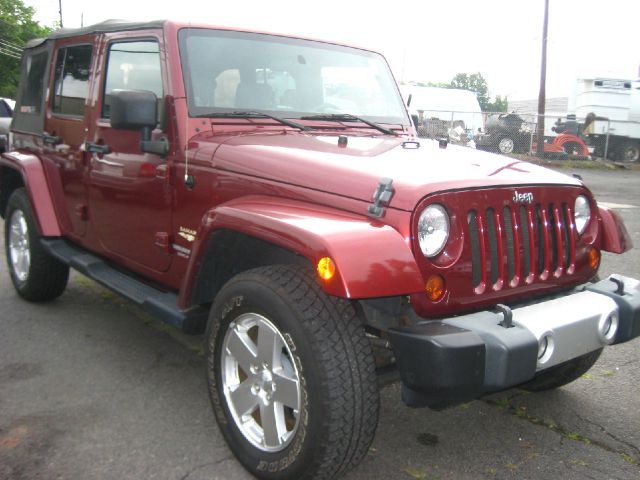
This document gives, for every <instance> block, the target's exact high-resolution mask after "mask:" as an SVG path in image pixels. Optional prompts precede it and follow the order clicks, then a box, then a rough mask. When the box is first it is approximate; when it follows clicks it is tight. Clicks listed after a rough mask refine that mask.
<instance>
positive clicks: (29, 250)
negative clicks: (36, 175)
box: [4, 188, 69, 302]
mask: <svg viewBox="0 0 640 480" xmlns="http://www.w3.org/2000/svg"><path fill="white" fill-rule="evenodd" d="M5 213H6V215H5V224H4V226H5V237H4V243H5V253H6V258H7V266H8V268H9V273H10V275H11V281H12V282H13V286H14V287H15V289H16V291H17V292H18V294H19V295H20V296H21V297H22V298H24V299H25V300H28V301H30V302H47V301H51V300H53V299H55V298H57V297H59V296H60V295H62V293H63V292H64V290H65V288H66V287H67V282H68V281H69V267H68V266H67V265H66V264H64V263H62V262H60V261H59V260H58V259H56V258H54V257H52V256H51V255H49V253H48V252H47V251H46V250H45V249H44V248H43V247H42V245H41V244H40V234H39V232H38V226H37V224H36V221H35V216H34V215H33V210H32V209H31V203H30V202H29V197H28V195H27V192H26V191H25V189H24V188H19V189H17V190H15V191H14V192H13V193H12V194H11V196H10V197H9V201H8V203H7V210H6V212H5Z"/></svg>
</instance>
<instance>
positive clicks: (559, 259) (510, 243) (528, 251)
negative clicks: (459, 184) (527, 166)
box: [467, 203, 576, 294]
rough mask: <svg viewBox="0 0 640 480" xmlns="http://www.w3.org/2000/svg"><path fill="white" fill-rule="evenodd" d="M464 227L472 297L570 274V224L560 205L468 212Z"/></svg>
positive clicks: (572, 227) (572, 252)
mask: <svg viewBox="0 0 640 480" xmlns="http://www.w3.org/2000/svg"><path fill="white" fill-rule="evenodd" d="M467 224H468V227H469V239H470V247H471V263H472V278H471V281H472V284H473V288H474V290H475V292H476V293H478V294H480V293H483V292H485V291H486V290H488V289H489V290H500V289H502V288H509V287H516V286H518V285H524V284H530V283H533V282H536V281H537V282H540V281H545V280H547V279H548V278H549V277H551V276H554V277H556V278H557V277H561V276H563V275H570V274H572V273H573V272H574V271H575V239H576V235H575V225H574V223H573V212H572V211H571V208H570V207H569V206H568V205H567V204H566V203H563V204H553V203H550V204H535V205H528V206H525V205H521V206H519V207H513V208H512V207H509V206H505V207H503V208H502V209H495V208H494V207H488V208H487V209H486V210H484V211H480V212H479V211H477V210H470V211H469V212H468V213H467Z"/></svg>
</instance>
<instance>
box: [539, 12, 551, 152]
mask: <svg viewBox="0 0 640 480" xmlns="http://www.w3.org/2000/svg"><path fill="white" fill-rule="evenodd" d="M548 23H549V0H544V21H543V24H542V65H541V66H540V93H539V94H538V128H537V132H536V133H537V134H536V142H537V147H536V154H537V155H538V156H539V157H541V156H542V155H544V114H545V103H546V99H547V98H546V97H547V95H546V83H547V24H548Z"/></svg>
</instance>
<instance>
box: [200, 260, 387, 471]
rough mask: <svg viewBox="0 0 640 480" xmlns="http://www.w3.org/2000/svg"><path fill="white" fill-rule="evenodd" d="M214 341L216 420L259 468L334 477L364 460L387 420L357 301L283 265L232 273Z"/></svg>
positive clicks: (213, 318) (218, 304)
mask: <svg viewBox="0 0 640 480" xmlns="http://www.w3.org/2000/svg"><path fill="white" fill-rule="evenodd" d="M206 346H207V380H208V386H209V394H210V397H211V402H212V405H213V410H214V413H215V415H216V420H217V421H218V425H219V427H220V430H221V431H222V434H223V435H224V437H225V439H226V441H227V443H228V444H229V446H230V448H231V450H232V451H233V453H234V454H235V455H236V457H237V458H238V460H239V461H240V462H241V463H242V464H243V465H244V467H245V468H246V469H247V470H249V471H250V472H251V473H252V474H253V475H255V476H257V477H258V478H261V479H289V478H296V479H311V478H334V477H336V476H339V475H341V474H344V473H345V472H347V471H348V470H350V469H351V468H353V467H354V466H356V465H357V464H358V463H359V462H360V461H361V460H362V459H363V458H364V456H365V455H366V453H367V451H368V449H369V446H370V444H371V442H372V440H373V437H374V434H375V429H376V426H377V421H378V403H379V399H378V390H377V382H376V375H375V365H374V361H373V355H372V351H371V346H370V343H369V341H368V339H367V338H366V336H365V332H364V328H363V325H362V323H361V321H360V320H359V318H358V317H357V315H356V312H355V310H354V308H353V307H352V306H351V304H349V303H348V302H347V301H345V300H343V299H339V298H336V297H331V296H329V295H326V294H325V293H324V292H323V291H322V289H321V288H320V285H319V283H318V281H317V280H316V278H315V276H314V275H313V273H312V272H310V271H307V270H306V269H303V268H301V267H297V266H285V265H281V266H271V267H263V268H258V269H255V270H251V271H248V272H245V273H241V274H239V275H237V276H236V277H234V278H233V279H231V280H230V281H229V282H228V283H227V284H226V285H225V286H224V287H223V288H222V290H221V291H220V292H219V294H218V295H217V296H216V300H215V302H214V305H213V307H212V310H211V315H210V319H209V325H208V328H207V341H206Z"/></svg>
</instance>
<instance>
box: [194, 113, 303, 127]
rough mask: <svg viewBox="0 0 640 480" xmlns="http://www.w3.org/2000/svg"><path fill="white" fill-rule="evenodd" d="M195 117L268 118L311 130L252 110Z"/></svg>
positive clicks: (284, 119) (205, 114)
mask: <svg viewBox="0 0 640 480" xmlns="http://www.w3.org/2000/svg"><path fill="white" fill-rule="evenodd" d="M196 117H199V118H201V117H210V118H248V117H252V118H270V119H272V120H275V121H276V122H280V123H281V124H283V125H287V126H288V127H292V128H297V129H299V130H304V131H307V130H311V128H309V127H306V126H304V125H301V124H299V123H296V122H292V121H291V120H287V119H286V118H280V117H276V116H275V115H270V114H268V113H264V112H256V111H254V110H241V111H240V110H238V111H235V112H211V113H204V114H202V115H196Z"/></svg>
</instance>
